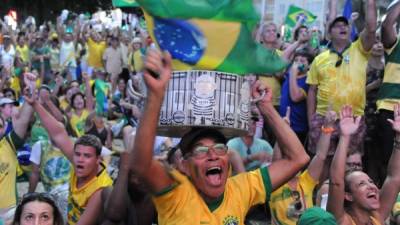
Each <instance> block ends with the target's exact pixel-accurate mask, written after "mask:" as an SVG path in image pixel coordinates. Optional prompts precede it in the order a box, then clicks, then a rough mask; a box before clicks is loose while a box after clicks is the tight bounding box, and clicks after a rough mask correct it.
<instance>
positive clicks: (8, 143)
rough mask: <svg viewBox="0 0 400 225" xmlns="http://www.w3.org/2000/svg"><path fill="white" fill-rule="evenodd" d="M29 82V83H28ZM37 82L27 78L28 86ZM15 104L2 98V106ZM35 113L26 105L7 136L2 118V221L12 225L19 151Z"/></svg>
mask: <svg viewBox="0 0 400 225" xmlns="http://www.w3.org/2000/svg"><path fill="white" fill-rule="evenodd" d="M28 80H29V81H28ZM32 82H35V77H29V78H26V82H25V83H26V85H28V86H29V84H30V83H32ZM14 103H15V102H14V101H12V100H10V99H7V98H2V99H0V105H3V106H4V104H5V105H12V104H14ZM32 113H33V109H32V106H30V105H29V104H26V103H24V104H23V105H22V107H21V109H20V110H19V115H18V117H16V116H14V117H13V118H12V123H13V129H12V131H11V132H9V133H8V134H6V120H5V119H4V118H3V117H0V137H1V138H0V155H1V157H0V168H1V169H0V199H1V201H0V221H1V220H3V221H5V224H10V222H11V220H12V219H13V217H14V212H15V207H16V203H17V198H16V196H17V193H16V177H17V166H18V160H17V154H16V153H17V152H16V151H17V149H18V148H20V147H22V146H23V144H24V143H25V140H24V138H25V135H26V133H27V130H28V125H29V122H30V120H31V116H32Z"/></svg>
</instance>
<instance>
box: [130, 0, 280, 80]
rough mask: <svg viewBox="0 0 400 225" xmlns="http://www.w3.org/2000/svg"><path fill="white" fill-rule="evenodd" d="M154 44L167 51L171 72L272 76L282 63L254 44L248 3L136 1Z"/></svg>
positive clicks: (232, 0)
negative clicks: (215, 72) (266, 74)
mask: <svg viewBox="0 0 400 225" xmlns="http://www.w3.org/2000/svg"><path fill="white" fill-rule="evenodd" d="M138 3H139V4H140V5H141V7H143V8H144V10H145V18H146V23H147V27H148V31H149V34H150V36H151V37H152V39H153V40H154V41H155V43H156V44H157V45H158V46H159V47H160V48H161V49H162V50H167V51H169V52H170V53H171V55H172V57H173V59H175V60H174V69H176V70H178V69H179V70H181V69H205V70H217V71H223V72H230V73H236V74H241V75H245V74H248V73H268V74H272V73H276V72H279V71H282V70H283V69H284V68H285V67H286V63H285V62H284V61H283V60H282V59H281V58H280V56H278V55H277V54H276V53H274V52H272V51H270V50H268V49H266V48H264V47H263V46H262V45H260V44H258V43H256V42H255V41H254V39H253V37H252V31H253V28H254V25H255V24H256V22H258V19H259V17H258V15H257V13H256V11H255V9H254V7H253V5H252V1H250V0H240V1H237V0H219V1H216V0H215V1H209V0H164V1H159V0H138Z"/></svg>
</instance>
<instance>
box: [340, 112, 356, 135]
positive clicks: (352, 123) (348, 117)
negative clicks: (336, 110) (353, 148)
mask: <svg viewBox="0 0 400 225" xmlns="http://www.w3.org/2000/svg"><path fill="white" fill-rule="evenodd" d="M360 120H361V117H360V116H358V117H356V118H354V116H353V110H352V108H351V106H349V105H345V106H343V107H342V110H341V111H340V131H341V134H342V135H343V136H351V135H352V134H354V133H355V132H356V131H357V129H358V127H359V125H360Z"/></svg>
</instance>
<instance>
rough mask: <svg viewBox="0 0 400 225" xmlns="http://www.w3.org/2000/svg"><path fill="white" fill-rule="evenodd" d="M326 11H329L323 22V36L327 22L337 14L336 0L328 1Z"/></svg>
mask: <svg viewBox="0 0 400 225" xmlns="http://www.w3.org/2000/svg"><path fill="white" fill-rule="evenodd" d="M328 11H329V13H328V17H327V18H326V23H325V36H326V34H327V33H328V29H329V24H330V23H332V21H333V20H334V19H335V18H336V16H337V0H330V1H329V10H328Z"/></svg>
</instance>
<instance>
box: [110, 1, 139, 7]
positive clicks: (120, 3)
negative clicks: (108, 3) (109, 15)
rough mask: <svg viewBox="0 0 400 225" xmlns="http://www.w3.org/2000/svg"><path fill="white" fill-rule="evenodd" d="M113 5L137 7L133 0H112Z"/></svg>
mask: <svg viewBox="0 0 400 225" xmlns="http://www.w3.org/2000/svg"><path fill="white" fill-rule="evenodd" d="M112 5H113V6H114V7H138V6H139V4H138V3H137V2H136V1H135V0H112Z"/></svg>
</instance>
